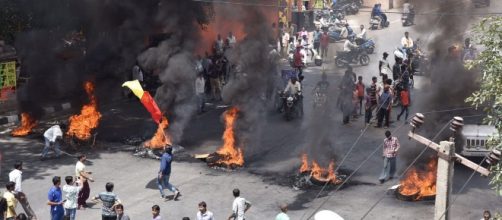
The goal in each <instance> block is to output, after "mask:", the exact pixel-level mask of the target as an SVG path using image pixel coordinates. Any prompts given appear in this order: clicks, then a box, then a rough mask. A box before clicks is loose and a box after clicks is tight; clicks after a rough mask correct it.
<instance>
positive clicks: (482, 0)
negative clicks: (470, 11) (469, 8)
mask: <svg viewBox="0 0 502 220" xmlns="http://www.w3.org/2000/svg"><path fill="white" fill-rule="evenodd" d="M472 3H474V7H476V8H480V7H483V6H485V7H490V0H472Z"/></svg>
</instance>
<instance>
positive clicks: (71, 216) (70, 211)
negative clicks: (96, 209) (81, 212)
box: [64, 208, 77, 220]
mask: <svg viewBox="0 0 502 220" xmlns="http://www.w3.org/2000/svg"><path fill="white" fill-rule="evenodd" d="M64 210H65V217H66V218H67V219H70V220H75V215H77V208H73V209H64Z"/></svg>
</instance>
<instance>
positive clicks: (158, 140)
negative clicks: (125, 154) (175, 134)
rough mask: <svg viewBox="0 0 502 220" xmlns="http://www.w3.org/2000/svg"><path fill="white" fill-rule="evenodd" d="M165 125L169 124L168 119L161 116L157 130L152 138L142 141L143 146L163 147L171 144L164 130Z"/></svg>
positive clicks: (151, 147)
mask: <svg viewBox="0 0 502 220" xmlns="http://www.w3.org/2000/svg"><path fill="white" fill-rule="evenodd" d="M167 126H169V121H168V120H167V118H166V117H162V121H161V122H160V124H159V127H158V128H157V132H155V135H154V136H153V137H152V139H150V140H149V141H146V142H145V143H144V146H145V147H146V148H150V149H163V148H164V147H165V146H166V145H171V144H172V143H171V138H170V137H169V136H168V135H167V134H166V132H165V130H166V128H167Z"/></svg>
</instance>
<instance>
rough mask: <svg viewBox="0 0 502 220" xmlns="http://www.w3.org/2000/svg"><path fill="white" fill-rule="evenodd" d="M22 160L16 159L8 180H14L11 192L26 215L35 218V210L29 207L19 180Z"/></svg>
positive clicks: (20, 178)
mask: <svg viewBox="0 0 502 220" xmlns="http://www.w3.org/2000/svg"><path fill="white" fill-rule="evenodd" d="M22 170H23V162H21V161H18V162H16V163H15V164H14V170H12V171H11V172H10V173H9V181H10V182H14V183H15V184H16V185H15V187H14V191H13V194H14V196H15V197H16V199H17V200H18V201H19V203H21V206H22V207H23V209H24V212H25V213H26V215H28V218H29V219H37V216H36V215H35V212H34V211H33V209H31V206H30V203H29V202H28V198H27V197H26V195H25V194H24V193H23V190H22V188H21V181H22V179H23V176H22V175H23V172H22Z"/></svg>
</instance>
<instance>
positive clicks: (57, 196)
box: [47, 176, 64, 220]
mask: <svg viewBox="0 0 502 220" xmlns="http://www.w3.org/2000/svg"><path fill="white" fill-rule="evenodd" d="M52 184H53V186H52V187H51V189H50V190H49V193H48V199H49V201H48V202H47V205H50V206H51V210H50V213H51V220H63V216H64V208H63V203H64V201H63V193H62V192H61V187H60V186H61V177H59V176H55V177H53V178H52Z"/></svg>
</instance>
